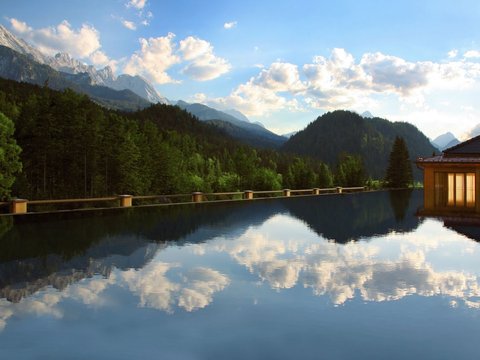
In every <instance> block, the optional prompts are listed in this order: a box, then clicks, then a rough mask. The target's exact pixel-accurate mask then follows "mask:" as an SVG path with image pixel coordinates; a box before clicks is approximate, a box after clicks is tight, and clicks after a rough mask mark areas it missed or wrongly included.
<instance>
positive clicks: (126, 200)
mask: <svg viewBox="0 0 480 360" xmlns="http://www.w3.org/2000/svg"><path fill="white" fill-rule="evenodd" d="M364 190H365V187H363V186H359V187H333V188H313V189H294V190H291V189H283V190H267V191H254V190H245V191H233V192H219V193H202V192H193V193H191V194H172V195H145V196H133V195H118V196H109V197H100V198H84V199H57V200H26V199H13V200H11V201H8V202H0V207H5V206H9V212H8V213H10V214H25V213H27V212H29V211H28V210H29V207H31V206H35V207H36V206H42V205H43V206H55V205H75V204H89V203H97V204H98V203H102V202H103V203H113V206H116V207H131V206H133V205H134V202H135V203H136V204H137V205H138V204H139V203H144V202H145V201H154V203H155V204H161V203H169V204H180V203H199V202H205V201H208V202H210V201H225V200H253V199H263V198H266V197H290V196H306V195H323V194H332V193H336V194H342V193H345V192H357V191H364ZM174 199H183V201H173V200H174Z"/></svg>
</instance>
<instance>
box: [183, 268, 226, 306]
mask: <svg viewBox="0 0 480 360" xmlns="http://www.w3.org/2000/svg"><path fill="white" fill-rule="evenodd" d="M184 282H185V286H184V288H183V289H182V291H181V292H180V295H179V298H178V305H179V306H180V307H183V308H184V309H185V310H187V311H193V310H196V309H201V308H204V307H205V306H207V305H208V304H210V303H211V302H212V296H213V294H214V293H215V292H217V291H221V290H223V289H224V288H225V286H227V285H228V284H229V282H230V281H229V279H228V278H227V277H226V276H225V275H223V274H220V273H219V272H218V271H215V270H212V269H208V268H203V267H200V268H195V269H192V270H190V271H189V272H188V273H187V274H186V275H185V276H184Z"/></svg>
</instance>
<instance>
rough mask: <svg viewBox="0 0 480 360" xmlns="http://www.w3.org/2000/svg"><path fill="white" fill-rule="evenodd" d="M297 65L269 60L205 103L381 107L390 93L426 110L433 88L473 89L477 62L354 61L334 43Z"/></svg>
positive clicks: (263, 107) (255, 108) (266, 107)
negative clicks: (255, 72)
mask: <svg viewBox="0 0 480 360" xmlns="http://www.w3.org/2000/svg"><path fill="white" fill-rule="evenodd" d="M453 54H454V53H451V55H452V56H453ZM473 55H474V54H473V53H472V54H470V56H473ZM300 69H301V71H299V70H298V66H297V65H296V64H290V63H283V62H279V61H277V62H274V63H272V64H271V65H270V66H269V67H268V68H264V69H261V71H260V72H259V74H258V75H257V76H255V77H253V78H251V79H250V80H248V81H247V82H245V83H243V84H241V85H239V86H237V88H235V89H234V90H233V91H232V93H231V94H230V95H228V96H225V97H222V98H215V99H208V100H206V102H209V103H211V104H213V105H216V106H220V107H222V106H225V107H227V108H228V107H235V108H239V109H240V110H241V111H242V112H245V113H246V114H247V115H250V116H262V115H265V114H269V113H271V112H273V111H279V110H286V109H289V110H292V109H293V110H301V109H302V108H304V106H308V107H310V108H312V109H322V110H335V109H339V108H344V109H345V108H346V109H353V110H361V109H366V108H369V109H373V108H378V107H379V106H380V102H379V101H380V100H379V99H386V98H387V97H389V96H391V97H392V99H396V101H397V102H398V103H399V104H400V105H403V104H405V105H406V106H409V107H413V108H417V109H422V111H426V110H428V106H429V105H428V102H429V99H430V98H431V94H432V93H438V91H440V90H441V91H447V92H448V91H450V92H451V91H459V90H462V91H464V90H467V89H472V88H473V86H474V85H475V84H477V83H478V79H479V78H480V64H478V63H475V62H468V61H450V62H446V63H435V62H430V61H420V62H410V61H407V60H405V59H402V58H400V57H396V56H391V55H385V54H382V53H380V52H377V53H366V54H364V55H363V56H362V57H361V58H360V60H355V58H354V57H353V56H352V54H350V53H348V52H347V51H346V50H345V49H338V48H337V49H333V50H332V52H331V54H330V57H328V58H325V57H323V56H316V57H314V59H313V61H312V63H308V64H304V65H303V66H301V67H300ZM292 105H293V106H292Z"/></svg>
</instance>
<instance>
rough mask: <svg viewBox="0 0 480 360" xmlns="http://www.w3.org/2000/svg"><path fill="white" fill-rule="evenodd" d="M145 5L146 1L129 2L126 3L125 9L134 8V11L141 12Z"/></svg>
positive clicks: (133, 0) (132, 0) (134, 0)
mask: <svg viewBox="0 0 480 360" xmlns="http://www.w3.org/2000/svg"><path fill="white" fill-rule="evenodd" d="M146 4H147V0H130V1H129V2H128V3H127V7H134V8H135V9H138V10H142V9H143V8H144V7H145V5H146Z"/></svg>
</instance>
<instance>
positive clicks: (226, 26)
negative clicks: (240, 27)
mask: <svg viewBox="0 0 480 360" xmlns="http://www.w3.org/2000/svg"><path fill="white" fill-rule="evenodd" d="M236 26H237V22H236V21H230V22H226V23H225V24H223V28H224V29H227V30H230V29H233V28H234V27H236Z"/></svg>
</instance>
